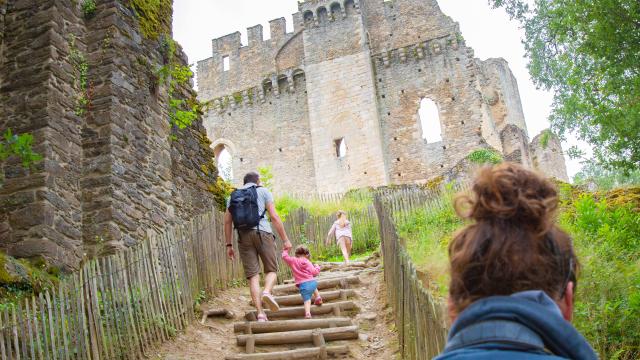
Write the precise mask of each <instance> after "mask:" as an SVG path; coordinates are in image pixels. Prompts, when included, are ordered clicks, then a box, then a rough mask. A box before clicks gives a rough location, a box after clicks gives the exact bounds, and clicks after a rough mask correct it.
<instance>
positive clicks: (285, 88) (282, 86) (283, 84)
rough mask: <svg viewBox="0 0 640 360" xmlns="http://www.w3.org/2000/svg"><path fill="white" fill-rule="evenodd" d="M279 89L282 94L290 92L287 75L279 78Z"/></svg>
mask: <svg viewBox="0 0 640 360" xmlns="http://www.w3.org/2000/svg"><path fill="white" fill-rule="evenodd" d="M278 91H279V92H280V94H284V93H286V92H289V80H288V79H287V77H286V76H282V77H280V78H278Z"/></svg>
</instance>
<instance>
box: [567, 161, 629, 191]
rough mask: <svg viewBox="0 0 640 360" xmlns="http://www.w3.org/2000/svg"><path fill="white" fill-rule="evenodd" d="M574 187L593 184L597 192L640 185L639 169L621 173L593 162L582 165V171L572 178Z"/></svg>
mask: <svg viewBox="0 0 640 360" xmlns="http://www.w3.org/2000/svg"><path fill="white" fill-rule="evenodd" d="M573 183H574V184H576V185H589V184H593V185H595V186H596V188H597V189H599V190H611V189H613V188H617V187H621V186H629V185H640V169H635V170H631V171H628V172H626V173H625V172H623V171H620V170H616V169H605V168H603V167H602V166H599V165H598V164H594V163H593V162H586V163H584V165H583V167H582V170H580V172H579V173H577V174H576V175H575V176H574V177H573Z"/></svg>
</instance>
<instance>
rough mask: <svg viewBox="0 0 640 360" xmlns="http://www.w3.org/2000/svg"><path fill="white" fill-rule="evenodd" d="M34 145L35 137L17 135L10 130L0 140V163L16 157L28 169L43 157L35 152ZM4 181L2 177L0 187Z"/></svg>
mask: <svg viewBox="0 0 640 360" xmlns="http://www.w3.org/2000/svg"><path fill="white" fill-rule="evenodd" d="M32 145H33V135H31V134H20V135H17V134H14V133H13V132H12V131H11V129H8V130H7V131H5V132H4V134H3V135H2V138H1V139H0V163H2V162H4V161H5V160H7V159H8V158H10V157H14V156H15V157H17V158H18V159H20V161H21V162H22V166H24V167H25V168H27V167H29V166H31V165H33V164H34V163H36V162H38V161H40V160H42V156H41V155H40V154H36V153H35V152H33V149H32ZM0 175H2V174H0ZM2 180H3V177H0V186H1V185H2Z"/></svg>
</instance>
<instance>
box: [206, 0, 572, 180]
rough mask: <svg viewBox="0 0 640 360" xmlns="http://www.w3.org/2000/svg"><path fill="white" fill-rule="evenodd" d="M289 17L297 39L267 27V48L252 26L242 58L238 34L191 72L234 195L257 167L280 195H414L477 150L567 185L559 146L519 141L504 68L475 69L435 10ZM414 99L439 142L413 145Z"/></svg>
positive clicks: (416, 136)
mask: <svg viewBox="0 0 640 360" xmlns="http://www.w3.org/2000/svg"><path fill="white" fill-rule="evenodd" d="M298 8H299V11H298V12H297V13H295V14H293V19H294V31H293V32H291V33H287V32H286V26H285V25H286V24H285V19H284V18H280V19H275V20H272V21H271V22H270V28H271V29H270V30H271V39H269V40H264V39H263V29H262V26H261V25H257V26H254V27H251V28H249V29H248V44H247V45H246V46H243V45H242V44H241V40H240V33H239V32H235V33H233V34H229V35H226V36H223V37H221V38H218V39H214V40H213V42H212V51H213V54H212V57H210V58H208V59H206V60H202V61H200V62H198V84H199V96H200V98H201V100H204V101H209V102H210V103H211V109H210V110H209V111H208V113H207V114H206V115H205V120H204V125H205V127H206V128H207V132H208V135H209V137H210V138H211V139H212V141H213V146H214V151H215V152H216V153H219V152H220V151H221V150H222V149H227V150H228V151H229V152H230V153H231V154H232V158H233V171H234V176H235V179H234V183H236V184H237V183H239V182H240V179H241V177H242V175H243V174H244V173H245V172H246V171H248V170H252V169H256V168H257V167H259V166H271V167H272V168H273V174H274V187H275V190H276V192H287V191H294V192H298V191H300V192H343V191H346V190H348V189H352V188H359V187H365V186H379V185H387V184H407V183H420V182H425V181H427V180H429V179H432V178H435V177H437V176H440V175H442V174H444V173H446V172H447V171H449V170H450V169H451V168H452V167H454V166H455V165H456V164H459V163H460V162H461V161H462V160H464V159H465V158H466V157H467V155H468V154H469V153H470V152H472V151H473V150H476V149H479V148H493V149H496V150H497V151H499V152H500V153H502V154H503V155H504V157H505V158H506V159H508V160H510V161H516V162H520V163H522V164H524V165H525V166H528V167H532V168H536V169H538V170H540V171H541V172H543V173H548V174H551V175H554V176H557V177H559V178H562V179H565V180H566V179H567V175H566V169H565V164H564V159H563V156H562V149H561V148H560V145H559V142H557V141H552V142H546V143H545V148H544V149H540V144H539V142H534V143H530V142H529V135H528V134H527V130H526V124H525V120H524V114H523V110H522V104H521V101H520V95H519V93H518V86H517V83H516V79H515V78H514V76H513V74H512V73H511V71H510V70H509V67H508V65H507V62H506V61H505V60H504V59H488V60H485V61H481V60H479V59H476V58H475V57H474V52H473V49H471V48H469V47H467V46H466V45H465V41H464V38H463V37H462V34H461V33H460V31H459V26H458V24H457V23H456V22H454V21H453V20H452V19H451V18H450V17H448V16H446V15H445V14H443V13H442V11H441V10H440V8H439V6H438V4H437V2H436V1H435V0H393V1H383V0H307V1H304V2H300V3H299V5H298ZM424 99H430V100H432V101H434V102H435V104H436V105H437V108H438V113H439V119H440V128H441V137H442V140H441V141H435V142H427V141H426V140H425V139H424V138H423V129H422V127H421V126H422V125H421V121H420V119H419V116H418V110H419V107H420V103H421V102H422V101H423V100H424ZM345 145H346V146H345ZM345 147H346V151H345ZM541 154H544V159H543V160H544V161H534V160H535V159H534V158H533V155H536V156H537V157H538V158H542V157H543V156H542V155H541Z"/></svg>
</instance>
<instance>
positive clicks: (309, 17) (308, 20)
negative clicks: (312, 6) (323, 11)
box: [302, 11, 313, 24]
mask: <svg viewBox="0 0 640 360" xmlns="http://www.w3.org/2000/svg"><path fill="white" fill-rule="evenodd" d="M302 18H303V19H304V23H305V24H311V23H312V22H313V12H312V11H305V12H304V15H302Z"/></svg>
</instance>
